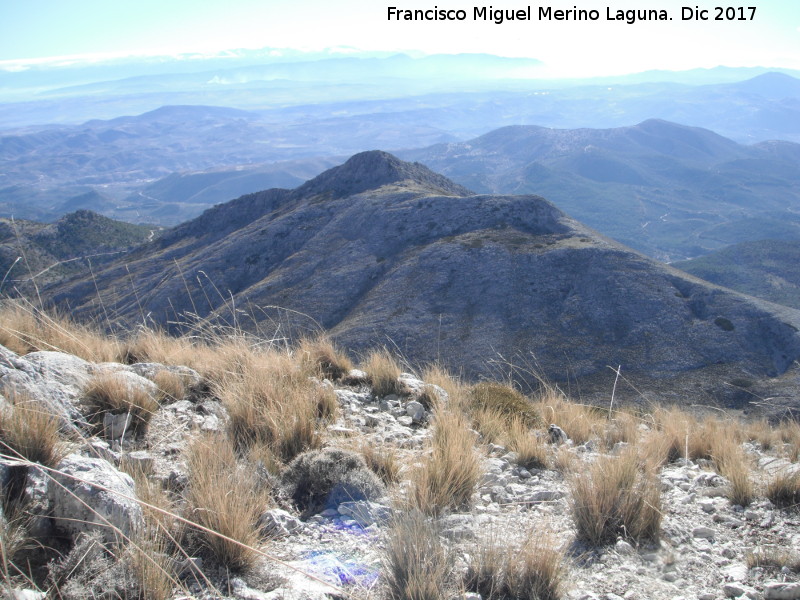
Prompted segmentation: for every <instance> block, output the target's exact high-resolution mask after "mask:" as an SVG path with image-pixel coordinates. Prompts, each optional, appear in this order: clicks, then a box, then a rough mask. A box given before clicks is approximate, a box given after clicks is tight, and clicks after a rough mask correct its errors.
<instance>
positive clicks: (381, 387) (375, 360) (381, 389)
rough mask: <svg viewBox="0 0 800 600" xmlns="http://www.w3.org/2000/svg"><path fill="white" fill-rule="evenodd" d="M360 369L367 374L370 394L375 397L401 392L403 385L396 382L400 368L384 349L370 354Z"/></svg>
mask: <svg viewBox="0 0 800 600" xmlns="http://www.w3.org/2000/svg"><path fill="white" fill-rule="evenodd" d="M362 368H363V370H364V371H365V372H366V373H367V376H368V377H369V380H370V383H371V385H372V392H373V393H374V394H375V395H376V396H379V397H380V396H388V395H390V394H401V393H402V392H403V385H402V384H401V383H400V381H399V380H398V378H399V377H400V372H401V371H400V367H399V366H398V364H397V361H396V360H395V358H394V356H392V355H391V354H390V353H389V351H388V350H387V349H386V348H381V349H380V350H373V351H372V352H370V353H369V355H368V356H367V360H366V361H365V362H364V365H363V367H362Z"/></svg>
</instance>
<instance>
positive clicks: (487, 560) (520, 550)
mask: <svg viewBox="0 0 800 600" xmlns="http://www.w3.org/2000/svg"><path fill="white" fill-rule="evenodd" d="M566 574H567V572H566V568H565V566H564V554H563V551H561V550H559V549H557V548H556V547H555V544H554V542H553V540H552V536H550V535H548V534H544V535H543V534H542V532H540V531H534V532H531V534H530V535H528V536H527V539H526V542H525V543H524V544H522V545H521V546H517V545H513V544H512V545H509V544H508V543H507V542H506V541H505V540H501V539H500V538H499V537H498V536H497V535H496V534H495V535H489V536H487V537H485V538H483V539H482V540H481V541H480V542H479V544H478V545H477V547H476V548H475V550H474V551H473V552H471V553H470V554H469V562H468V564H467V571H466V574H465V577H464V585H465V587H466V588H467V590H469V591H471V592H475V593H478V594H480V595H481V597H482V598H483V599H484V600H506V599H507V598H514V599H516V600H559V599H560V598H561V597H562V591H563V588H564V585H565V583H566Z"/></svg>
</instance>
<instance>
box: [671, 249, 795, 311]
mask: <svg viewBox="0 0 800 600" xmlns="http://www.w3.org/2000/svg"><path fill="white" fill-rule="evenodd" d="M673 266H675V267H677V268H679V269H682V270H684V271H686V272H687V273H691V274H692V275H695V276H697V277H700V278H702V279H706V280H708V281H711V282H713V283H716V284H718V285H724V286H725V287H729V288H731V289H734V290H736V291H738V292H742V293H744V294H750V295H752V296H758V297H759V298H763V299H765V300H769V301H770V302H776V303H778V304H784V305H786V306H791V307H792V308H798V309H800V241H798V240H759V241H757V242H742V243H740V244H733V245H731V246H728V247H727V248H723V249H722V250H718V251H717V252H712V253H711V254H707V255H706V256H701V257H698V258H695V259H694V260H686V261H681V262H677V263H673Z"/></svg>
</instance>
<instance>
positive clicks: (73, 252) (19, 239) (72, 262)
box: [0, 210, 156, 293]
mask: <svg viewBox="0 0 800 600" xmlns="http://www.w3.org/2000/svg"><path fill="white" fill-rule="evenodd" d="M155 234H156V231H155V230H154V229H153V228H151V227H145V226H143V225H131V224H130V223H121V222H119V221H114V220H112V219H109V218H107V217H104V216H102V215H98V214H97V213H94V212H92V211H89V210H78V211H75V212H73V213H70V214H68V215H65V216H63V217H62V218H61V219H59V220H58V221H56V222H55V223H50V224H47V223H37V222H34V221H24V220H13V219H0V271H2V273H3V275H4V278H3V286H4V287H3V288H2V291H3V292H5V293H9V292H10V291H11V289H12V288H18V289H20V290H22V291H25V290H28V289H29V288H30V286H31V279H32V278H35V281H36V284H37V285H39V286H43V285H46V284H48V283H52V282H54V281H57V280H59V279H61V278H63V277H65V276H68V275H75V274H76V273H84V274H88V264H89V263H88V262H87V261H91V264H93V265H99V264H102V263H106V262H108V261H109V260H111V259H112V258H114V257H117V256H119V254H121V253H123V252H125V251H127V250H129V249H131V248H133V247H135V246H138V245H139V244H142V243H144V242H145V241H146V240H148V239H150V238H152V237H154V236H155Z"/></svg>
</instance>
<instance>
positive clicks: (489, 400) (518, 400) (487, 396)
mask: <svg viewBox="0 0 800 600" xmlns="http://www.w3.org/2000/svg"><path fill="white" fill-rule="evenodd" d="M469 400H470V408H471V410H472V411H473V414H476V413H483V414H493V415H498V416H501V417H503V418H504V419H505V420H506V422H507V423H510V422H511V421H512V420H519V421H521V422H522V424H523V425H525V426H527V427H539V426H541V425H542V418H541V417H540V415H539V412H538V411H537V410H536V408H535V407H534V406H533V403H532V402H531V401H530V400H528V399H527V398H526V397H525V396H523V395H522V394H521V393H519V392H518V391H517V390H515V389H514V388H512V387H510V386H507V385H503V384H501V383H494V382H489V381H484V382H481V383H477V384H475V385H474V386H472V388H471V389H470V390H469ZM476 421H477V419H476Z"/></svg>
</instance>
